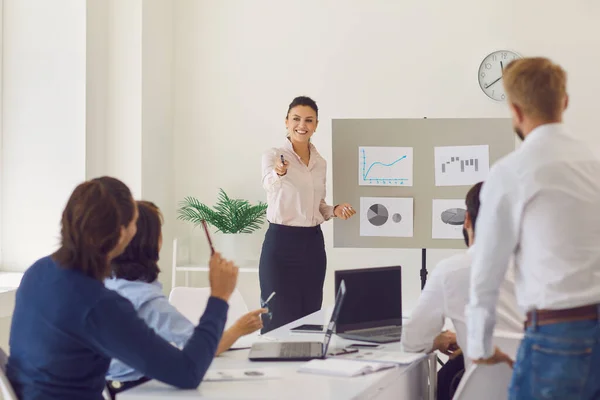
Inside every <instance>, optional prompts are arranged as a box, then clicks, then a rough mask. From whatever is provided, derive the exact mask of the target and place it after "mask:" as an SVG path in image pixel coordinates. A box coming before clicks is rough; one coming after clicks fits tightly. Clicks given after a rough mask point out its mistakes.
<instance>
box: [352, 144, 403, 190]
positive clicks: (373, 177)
mask: <svg viewBox="0 0 600 400" xmlns="http://www.w3.org/2000/svg"><path fill="white" fill-rule="evenodd" d="M358 184H359V185H360V186H412V185H413V148H412V147H359V148H358Z"/></svg>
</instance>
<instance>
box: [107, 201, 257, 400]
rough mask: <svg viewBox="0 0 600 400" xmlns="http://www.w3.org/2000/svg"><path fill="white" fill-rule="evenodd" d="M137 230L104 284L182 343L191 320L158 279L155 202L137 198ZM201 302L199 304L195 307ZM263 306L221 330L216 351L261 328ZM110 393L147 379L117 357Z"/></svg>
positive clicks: (191, 326) (110, 374)
mask: <svg viewBox="0 0 600 400" xmlns="http://www.w3.org/2000/svg"><path fill="white" fill-rule="evenodd" d="M137 206H138V213H139V217H138V220H137V234H136V235H135V236H134V237H133V239H132V240H131V242H130V243H129V246H128V247H127V248H126V249H125V251H124V252H123V253H122V254H121V255H120V256H118V257H117V258H115V259H114V260H113V262H112V271H113V276H112V278H110V279H107V280H106V281H105V282H104V284H105V286H106V287H107V288H109V289H112V290H115V291H116V292H118V293H119V294H120V295H121V296H123V297H125V298H127V299H128V300H129V301H131V303H132V304H133V307H134V308H135V309H136V311H137V313H138V316H139V317H140V318H142V319H143V320H144V321H145V322H146V323H147V324H148V325H149V326H150V327H151V328H152V329H153V330H154V331H155V332H156V333H157V334H158V335H160V336H161V337H162V338H164V339H166V340H168V341H170V342H172V343H174V344H175V345H176V346H178V347H182V346H183V345H185V343H186V342H187V341H188V339H189V338H190V337H191V336H192V333H193V332H194V324H193V323H192V322H190V321H189V320H188V319H186V318H185V317H184V316H183V315H182V314H181V313H179V312H178V311H177V310H176V309H175V307H173V306H172V305H171V304H169V301H168V300H167V298H166V297H165V295H164V294H163V291H162V285H161V284H160V283H159V282H158V280H157V278H158V274H159V272H160V269H159V268H158V265H157V261H158V253H159V251H160V248H161V245H162V234H161V223H162V216H161V213H160V210H159V209H158V207H157V206H156V205H154V204H153V203H150V202H147V201H138V202H137ZM201 306H202V305H200V304H198V307H201ZM265 311H266V310H264V309H259V310H256V311H252V312H249V313H248V314H246V315H244V316H242V317H241V318H240V319H239V320H238V321H237V322H236V323H235V324H234V325H233V326H232V327H231V328H229V329H227V330H226V331H225V332H224V333H223V337H222V338H221V341H220V342H219V346H218V348H217V355H219V354H220V353H222V352H224V351H226V350H228V349H229V348H230V347H231V345H232V344H233V343H235V341H236V340H238V339H239V338H240V337H241V336H244V335H247V334H249V333H252V332H254V331H257V330H258V329H260V328H262V321H261V318H260V314H261V313H263V312H265ZM106 379H107V381H108V387H109V390H110V391H111V393H112V394H115V393H118V392H121V391H123V390H126V389H128V388H130V387H133V386H135V385H136V384H139V383H142V382H144V381H146V380H148V379H147V378H145V377H144V376H143V374H142V373H140V372H138V371H135V370H134V369H133V368H131V367H129V366H127V365H126V364H125V363H123V362H121V361H119V360H112V361H111V364H110V368H109V370H108V373H107V377H106Z"/></svg>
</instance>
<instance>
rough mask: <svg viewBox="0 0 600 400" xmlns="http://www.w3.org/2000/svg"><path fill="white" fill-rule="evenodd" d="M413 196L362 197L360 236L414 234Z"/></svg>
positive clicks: (406, 235) (404, 235) (401, 235)
mask: <svg viewBox="0 0 600 400" xmlns="http://www.w3.org/2000/svg"><path fill="white" fill-rule="evenodd" d="M413 220H414V215H413V198H412V197H361V198H360V236H392V237H412V236H413Z"/></svg>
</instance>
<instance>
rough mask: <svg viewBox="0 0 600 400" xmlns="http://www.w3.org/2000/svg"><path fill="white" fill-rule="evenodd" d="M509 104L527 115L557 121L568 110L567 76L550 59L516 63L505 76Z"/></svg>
mask: <svg viewBox="0 0 600 400" xmlns="http://www.w3.org/2000/svg"><path fill="white" fill-rule="evenodd" d="M502 79H503V81H504V88H505V89H506V94H507V96H508V100H509V101H510V102H511V103H513V104H515V105H517V106H518V107H520V108H521V110H522V111H523V113H524V114H526V115H528V116H530V117H533V118H536V119H539V120H542V121H556V120H558V119H559V118H560V115H561V113H562V111H563V109H564V106H565V98H566V96H567V74H566V73H565V71H564V70H563V69H562V68H561V67H560V66H559V65H557V64H554V63H553V62H552V61H550V60H549V59H547V58H542V57H535V58H522V59H517V60H514V61H512V62H511V63H510V64H508V66H507V67H506V68H505V69H504V73H503V75H502Z"/></svg>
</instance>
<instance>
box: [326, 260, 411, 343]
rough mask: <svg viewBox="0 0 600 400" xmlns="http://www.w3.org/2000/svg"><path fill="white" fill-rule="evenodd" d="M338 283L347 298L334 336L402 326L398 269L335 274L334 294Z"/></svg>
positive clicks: (400, 276) (400, 288) (400, 279)
mask: <svg viewBox="0 0 600 400" xmlns="http://www.w3.org/2000/svg"><path fill="white" fill-rule="evenodd" d="M342 280H344V281H345V283H346V289H347V291H348V294H347V296H346V298H345V299H344V307H343V308H342V310H341V312H340V316H339V318H338V321H337V332H339V333H343V332H346V331H349V330H356V329H367V328H374V327H378V326H388V325H401V324H402V273H401V267H399V266H398V267H380V268H361V269H352V270H341V271H335V288H336V291H337V290H338V287H339V285H340V282H341V281H342Z"/></svg>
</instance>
